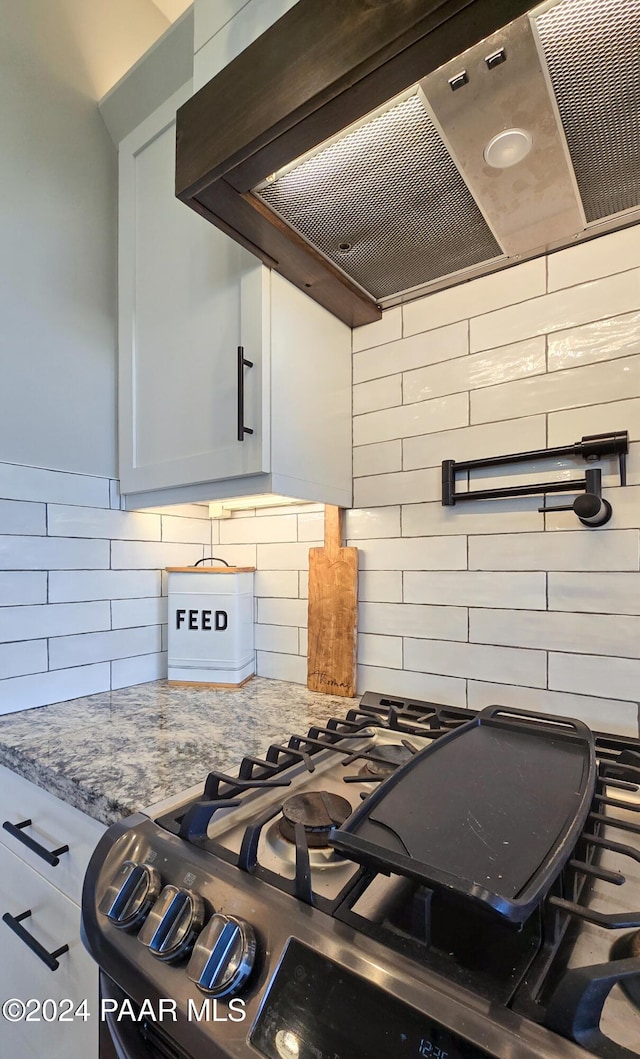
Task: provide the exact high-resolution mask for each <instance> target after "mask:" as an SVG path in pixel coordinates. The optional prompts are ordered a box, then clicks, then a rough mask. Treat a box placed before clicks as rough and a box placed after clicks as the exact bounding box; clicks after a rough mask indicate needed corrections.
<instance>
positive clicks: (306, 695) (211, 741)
mask: <svg viewBox="0 0 640 1059" xmlns="http://www.w3.org/2000/svg"><path fill="white" fill-rule="evenodd" d="M358 701H359V700H357V699H351V698H340V697H337V696H331V695H322V694H319V693H317V692H311V691H308V690H307V688H306V687H304V686H303V685H301V684H292V683H289V682H286V681H280V680H272V679H269V678H266V677H255V678H254V679H253V680H251V681H250V682H249V683H248V684H246V685H244V686H243V687H242V688H240V689H237V690H235V689H232V690H227V689H224V690H222V689H212V688H209V687H206V686H203V687H192V686H189V687H186V686H185V687H179V686H175V685H169V684H168V682H167V681H166V680H157V681H153V682H150V683H148V684H140V685H136V686H133V687H130V688H122V689H119V690H117V691H110V692H103V693H98V694H95V695H88V696H85V697H83V698H79V699H71V700H68V701H66V702H61V703H56V704H53V705H51V706H41V707H37V708H34V709H31V710H23V711H21V712H17V713H10V714H5V715H3V716H0V765H4V766H5V767H6V768H8V769H10V770H11V771H12V772H14V773H16V774H17V775H19V776H21V777H22V778H23V779H25V780H28V781H29V782H31V783H34V784H35V785H36V786H38V787H40V788H41V789H42V790H44V791H46V792H48V793H49V794H52V795H53V796H55V797H56V798H59V799H61V800H62V801H63V802H66V803H67V804H68V805H70V806H72V807H73V808H74V809H78V810H79V811H80V812H82V813H85V814H86V815H87V816H90V817H92V818H93V819H95V820H97V821H98V822H99V823H102V824H104V825H106V826H108V825H110V824H113V823H115V822H116V821H118V820H121V819H122V818H123V817H126V816H129V815H131V814H132V813H134V812H138V811H143V810H144V809H145V808H146V807H147V806H149V805H152V804H154V803H156V802H160V801H163V800H165V799H166V798H171V797H174V796H177V795H179V794H180V793H181V792H182V791H185V790H187V789H188V788H190V787H193V786H194V785H196V784H199V783H203V784H204V780H205V779H206V776H207V774H208V773H209V772H210V771H212V770H214V769H218V770H220V771H223V772H224V771H228V772H231V773H232V774H237V769H238V767H239V765H240V762H241V760H242V758H243V756H245V755H247V754H249V755H254V756H257V757H264V754H265V753H266V750H267V748H268V746H269V745H270V743H272V742H286V741H287V740H288V738H289V736H290V735H291V734H292V733H293V732H296V733H298V734H306V732H307V731H308V729H309V727H311V725H313V724H321V725H324V724H326V722H327V720H328V719H329V718H330V717H331V716H338V717H343V716H344V715H345V714H346V712H347V711H348V710H349V709H350V708H353V707H354V706H355V705H357V703H358Z"/></svg>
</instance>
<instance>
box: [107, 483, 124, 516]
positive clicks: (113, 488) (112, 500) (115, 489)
mask: <svg viewBox="0 0 640 1059" xmlns="http://www.w3.org/2000/svg"><path fill="white" fill-rule="evenodd" d="M109 507H110V508H111V510H112V511H121V510H122V508H123V499H122V497H121V496H120V482H119V481H118V480H117V478H110V479H109Z"/></svg>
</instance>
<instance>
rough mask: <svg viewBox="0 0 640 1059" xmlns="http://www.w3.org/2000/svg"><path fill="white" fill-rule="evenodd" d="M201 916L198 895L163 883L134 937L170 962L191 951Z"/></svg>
mask: <svg viewBox="0 0 640 1059" xmlns="http://www.w3.org/2000/svg"><path fill="white" fill-rule="evenodd" d="M204 915H205V912H204V902H203V900H202V898H201V897H199V895H198V894H195V893H192V892H191V891H190V890H181V889H179V888H178V887H177V886H165V887H164V889H163V891H162V893H161V894H160V896H159V897H158V899H157V901H156V902H155V904H154V906H153V908H152V909H151V911H150V912H149V915H148V916H147V918H146V920H145V922H144V924H143V925H142V928H141V930H140V933H139V934H138V940H139V941H140V942H142V944H143V945H146V946H147V948H148V949H149V952H150V953H151V954H152V955H153V956H156V957H157V958H158V959H159V960H166V961H168V962H171V963H173V962H175V961H176V960H180V959H181V958H182V957H183V956H186V955H187V954H188V953H189V952H190V951H191V949H192V947H193V943H194V941H195V939H196V938H197V936H198V934H199V932H200V930H201V929H202V925H203V923H204Z"/></svg>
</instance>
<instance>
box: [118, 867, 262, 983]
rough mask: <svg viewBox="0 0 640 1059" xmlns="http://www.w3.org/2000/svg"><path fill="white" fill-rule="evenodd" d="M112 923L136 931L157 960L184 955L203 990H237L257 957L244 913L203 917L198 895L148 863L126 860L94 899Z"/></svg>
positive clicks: (181, 959) (178, 959)
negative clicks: (165, 878)
mask: <svg viewBox="0 0 640 1059" xmlns="http://www.w3.org/2000/svg"><path fill="white" fill-rule="evenodd" d="M98 909H99V911H100V912H101V913H102V914H103V915H104V916H105V917H106V918H107V919H108V920H109V921H110V922H111V923H112V924H113V925H114V926H116V927H118V928H120V929H122V930H127V931H129V932H130V933H137V938H138V941H139V942H140V944H141V945H144V947H145V948H146V949H147V950H148V951H149V953H151V955H152V956H154V957H155V958H156V959H157V960H162V961H163V962H164V963H180V962H184V961H186V960H187V959H189V963H188V965H187V968H186V973H187V976H188V978H189V979H190V980H191V981H192V982H193V983H194V984H195V985H196V986H197V987H198V989H199V990H200V991H201V992H202V993H204V994H205V995H207V996H210V997H215V998H222V997H229V996H235V995H237V994H238V993H240V992H241V990H242V988H243V986H244V985H245V982H246V981H247V980H248V978H249V976H250V974H251V971H252V970H253V966H254V963H255V957H256V950H257V944H256V935H255V932H254V930H253V927H252V926H251V924H250V923H248V922H247V921H246V920H245V919H242V918H240V917H238V916H233V915H224V914H223V913H221V912H217V911H215V910H214V911H213V914H212V915H211V916H210V917H209V918H208V920H207V909H206V906H205V902H204V901H203V899H202V897H201V896H200V895H199V894H198V893H196V892H194V891H193V890H189V889H185V888H182V887H178V886H175V885H173V884H172V883H168V884H167V885H165V886H164V887H162V881H161V878H160V874H159V872H158V871H157V870H156V869H155V868H154V867H152V866H151V865H149V864H145V863H139V862H136V861H134V860H125V861H124V862H123V863H122V864H121V865H120V867H119V868H118V869H117V870H116V872H115V873H114V875H113V878H112V879H111V883H110V884H109V886H108V887H107V889H106V891H105V894H104V896H103V898H102V900H101V901H100V903H99V905H98Z"/></svg>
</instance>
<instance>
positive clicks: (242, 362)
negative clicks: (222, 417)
mask: <svg viewBox="0 0 640 1059" xmlns="http://www.w3.org/2000/svg"><path fill="white" fill-rule="evenodd" d="M252 367H253V361H252V360H246V359H245V355H244V346H238V441H244V436H245V434H253V430H252V429H251V427H246V426H245V425H244V369H245V368H252Z"/></svg>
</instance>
